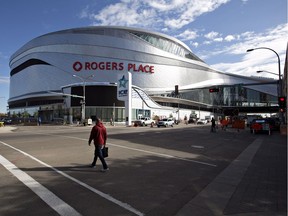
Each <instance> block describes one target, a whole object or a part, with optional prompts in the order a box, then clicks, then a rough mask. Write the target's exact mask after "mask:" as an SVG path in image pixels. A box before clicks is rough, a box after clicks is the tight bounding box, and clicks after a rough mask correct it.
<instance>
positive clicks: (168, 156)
mask: <svg viewBox="0 0 288 216" xmlns="http://www.w3.org/2000/svg"><path fill="white" fill-rule="evenodd" d="M35 133H36V132H35ZM36 134H43V133H36ZM45 135H47V136H56V137H65V138H69V139H71V138H72V139H77V140H82V141H86V142H88V139H83V138H79V137H73V136H64V135H56V134H47V133H45ZM107 145H111V146H115V147H118V148H125V149H129V150H133V151H138V152H144V153H148V154H153V155H157V156H160V157H164V158H172V159H177V160H182V161H188V162H192V163H197V164H202V165H206V166H212V167H217V165H216V164H211V163H206V162H202V161H197V160H192V159H187V158H182V157H177V156H173V155H168V154H162V153H158V152H152V151H147V150H143V149H137V148H132V147H127V146H123V145H118V144H113V143H107Z"/></svg>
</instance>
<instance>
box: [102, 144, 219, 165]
mask: <svg viewBox="0 0 288 216" xmlns="http://www.w3.org/2000/svg"><path fill="white" fill-rule="evenodd" d="M107 144H108V145H111V146H115V147H119V148H125V149H129V150H133V151H139V152H144V153H148V154H153V155H158V156H161V157H165V158H172V159H177V160H183V161H188V162H193V163H198V164H202V165H207V166H213V167H217V165H216V164H211V163H206V162H201V161H196V160H192V159H187V158H182V157H177V156H173V155H168V154H162V153H158V152H152V151H147V150H143V149H137V148H131V147H127V146H122V145H117V144H113V143H107Z"/></svg>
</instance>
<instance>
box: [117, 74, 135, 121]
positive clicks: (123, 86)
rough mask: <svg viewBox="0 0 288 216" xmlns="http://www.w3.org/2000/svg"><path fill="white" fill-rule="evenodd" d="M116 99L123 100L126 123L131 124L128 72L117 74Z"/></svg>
mask: <svg viewBox="0 0 288 216" xmlns="http://www.w3.org/2000/svg"><path fill="white" fill-rule="evenodd" d="M117 99H118V100H121V101H125V117H126V125H127V126H131V125H132V120H131V117H132V75H131V73H130V72H126V73H121V74H118V84H117Z"/></svg>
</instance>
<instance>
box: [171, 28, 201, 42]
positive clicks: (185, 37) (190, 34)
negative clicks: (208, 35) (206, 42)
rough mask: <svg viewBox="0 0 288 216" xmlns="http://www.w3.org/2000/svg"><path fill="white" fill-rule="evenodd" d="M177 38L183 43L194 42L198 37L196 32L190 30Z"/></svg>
mask: <svg viewBox="0 0 288 216" xmlns="http://www.w3.org/2000/svg"><path fill="white" fill-rule="evenodd" d="M175 37H177V38H179V39H180V40H182V41H187V40H193V39H195V38H197V37H198V35H197V32H196V31H190V30H188V29H187V30H185V31H184V32H182V33H181V34H179V35H176V36H175Z"/></svg>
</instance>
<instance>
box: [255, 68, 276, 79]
mask: <svg viewBox="0 0 288 216" xmlns="http://www.w3.org/2000/svg"><path fill="white" fill-rule="evenodd" d="M256 72H257V73H269V74H273V75H276V76H279V75H278V74H277V73H273V72H270V71H265V70H259V71H256ZM281 79H282V74H281Z"/></svg>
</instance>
